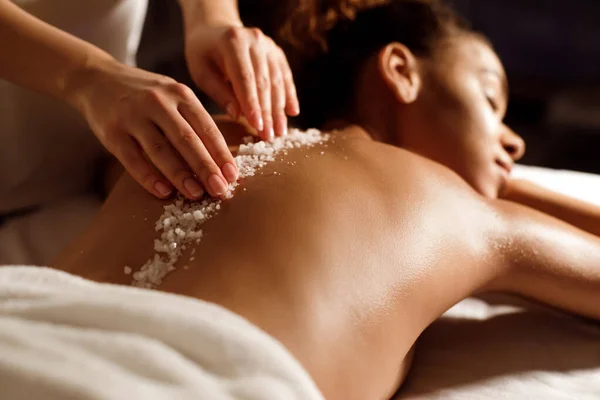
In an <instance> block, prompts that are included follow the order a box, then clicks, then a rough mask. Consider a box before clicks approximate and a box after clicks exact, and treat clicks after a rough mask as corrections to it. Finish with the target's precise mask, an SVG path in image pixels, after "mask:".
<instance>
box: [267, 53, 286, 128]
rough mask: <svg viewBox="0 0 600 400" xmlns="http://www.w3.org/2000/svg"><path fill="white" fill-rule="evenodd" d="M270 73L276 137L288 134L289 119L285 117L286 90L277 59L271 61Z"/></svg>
mask: <svg viewBox="0 0 600 400" xmlns="http://www.w3.org/2000/svg"><path fill="white" fill-rule="evenodd" d="M269 72H270V74H271V84H272V91H271V95H272V107H273V129H274V131H275V135H276V136H283V135H286V134H287V124H288V121H287V117H286V115H285V101H286V99H285V88H284V86H283V74H282V72H281V66H280V65H279V64H278V63H277V60H276V59H273V58H270V59H269Z"/></svg>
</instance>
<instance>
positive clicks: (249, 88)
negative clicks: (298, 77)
mask: <svg viewBox="0 0 600 400" xmlns="http://www.w3.org/2000/svg"><path fill="white" fill-rule="evenodd" d="M232 32H233V33H232V35H233V36H232V37H231V41H230V42H229V43H228V44H227V46H228V47H229V48H228V50H229V51H228V52H227V53H226V54H224V57H223V66H224V68H225V74H226V76H227V78H228V79H229V80H230V81H231V85H232V86H233V91H234V93H235V97H236V99H237V101H238V103H239V104H240V107H241V109H242V112H243V113H244V115H245V116H246V119H247V120H248V122H249V123H250V125H252V127H254V128H255V129H256V130H257V131H263V130H264V121H263V118H262V112H261V108H260V103H259V101H258V93H257V90H256V75H255V73H254V67H253V64H252V59H251V57H250V43H249V40H248V38H247V37H246V36H245V35H243V34H242V33H236V32H239V31H237V30H236V31H232Z"/></svg>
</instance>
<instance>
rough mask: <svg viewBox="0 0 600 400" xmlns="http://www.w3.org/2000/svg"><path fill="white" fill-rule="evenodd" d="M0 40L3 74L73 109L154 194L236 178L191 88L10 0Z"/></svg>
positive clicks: (218, 186) (194, 190)
mask: <svg viewBox="0 0 600 400" xmlns="http://www.w3.org/2000/svg"><path fill="white" fill-rule="evenodd" d="M0 38H1V39H0V54H1V55H2V61H1V62H0V79H5V80H8V81H11V82H13V83H16V84H18V85H21V86H24V87H27V88H29V89H32V90H35V91H39V92H43V93H46V94H49V95H52V96H54V97H57V98H59V99H61V100H63V101H65V102H67V103H69V104H70V105H72V106H73V107H74V108H76V109H77V110H78V111H79V112H80V113H81V114H82V115H83V116H84V117H85V118H86V120H87V122H88V124H89V125H90V127H91V129H92V131H93V132H94V134H95V135H96V136H97V137H98V139H99V140H100V142H101V143H102V144H103V145H104V146H105V147H106V148H107V149H108V150H109V151H110V152H111V153H113V155H114V156H115V157H116V158H117V159H119V161H120V162H121V163H122V164H123V166H124V167H125V168H126V169H127V170H128V171H129V173H130V174H131V175H132V176H133V177H134V178H135V180H136V181H137V182H138V183H139V184H141V185H142V186H143V187H144V188H146V190H148V191H149V192H150V193H152V194H154V195H155V196H157V197H159V198H165V197H168V196H169V195H170V194H171V193H172V191H173V190H172V185H174V186H175V187H176V188H177V189H178V190H179V191H180V192H182V193H184V194H185V195H186V196H187V197H188V198H190V199H196V198H199V197H200V196H202V194H203V189H202V186H204V188H205V189H206V190H207V191H208V192H209V193H210V194H211V195H213V196H218V195H221V194H223V193H225V192H226V190H227V184H228V182H233V181H235V179H237V174H238V171H237V167H236V166H235V162H234V161H233V156H232V155H231V153H230V152H229V150H228V149H227V145H226V143H225V141H224V140H223V137H222V136H221V133H220V132H219V130H218V129H217V127H216V125H215V123H214V121H213V120H212V118H211V117H210V115H208V113H207V112H206V110H205V109H204V107H203V106H202V104H200V101H199V100H198V99H197V98H196V96H195V95H194V94H193V92H192V91H191V90H190V89H189V88H188V87H186V86H184V85H182V84H180V83H177V82H175V81H174V80H173V79H171V78H168V77H166V76H162V75H157V74H152V73H150V72H147V71H143V70H141V69H138V68H134V67H130V66H127V65H123V64H121V63H119V62H117V61H116V60H115V59H114V58H113V57H111V56H110V55H109V54H108V53H106V52H104V51H103V50H101V49H99V48H98V47H96V46H93V45H92V44H90V43H87V42H85V41H83V40H80V39H78V38H76V37H74V36H72V35H70V34H68V33H66V32H63V31H61V30H60V29H57V28H55V27H53V26H51V25H49V24H47V23H45V22H43V21H41V20H39V19H37V18H35V17H34V16H32V15H30V14H28V13H26V12H25V11H23V10H22V9H20V8H19V7H17V6H15V5H14V4H12V3H11V2H10V1H8V0H0ZM198 181H199V182H198ZM200 183H201V184H202V186H201V185H200Z"/></svg>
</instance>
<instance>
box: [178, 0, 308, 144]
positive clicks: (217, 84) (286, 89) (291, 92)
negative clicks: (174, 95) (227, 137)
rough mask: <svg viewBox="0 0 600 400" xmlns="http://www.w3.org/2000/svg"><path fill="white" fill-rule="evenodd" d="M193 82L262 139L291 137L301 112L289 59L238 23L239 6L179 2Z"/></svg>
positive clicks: (205, 0) (223, 0) (228, 1)
mask: <svg viewBox="0 0 600 400" xmlns="http://www.w3.org/2000/svg"><path fill="white" fill-rule="evenodd" d="M179 3H180V5H181V9H182V12H183V19H184V26H185V56H186V61H187V64H188V68H189V70H190V75H191V76H192V79H193V80H194V82H195V83H196V85H198V87H199V88H200V89H202V90H203V91H204V92H206V94H208V95H209V96H210V97H211V98H212V99H213V100H215V102H216V103H217V104H218V105H219V106H220V107H221V108H222V109H223V110H224V111H226V112H227V114H229V115H230V116H231V117H232V118H233V119H236V120H237V119H238V118H239V117H242V116H243V117H245V118H246V119H247V121H248V122H249V123H250V125H251V126H252V127H253V128H255V129H256V130H257V131H258V132H259V134H260V136H261V138H263V139H265V140H268V139H270V138H272V137H274V136H281V135H284V134H286V133H287V117H286V114H287V115H298V113H299V112H300V108H299V105H298V98H297V96H296V87H295V86H294V80H293V78H292V72H291V69H290V66H289V65H288V61H287V57H286V56H285V54H284V53H283V51H282V50H281V49H280V48H279V46H277V45H276V44H275V42H274V41H273V40H272V39H271V38H269V37H268V36H265V35H264V34H263V33H262V32H261V30H260V29H258V28H246V27H244V25H243V24H242V21H241V20H240V15H239V11H238V2H237V0H219V1H216V0H179Z"/></svg>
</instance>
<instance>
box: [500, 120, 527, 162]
mask: <svg viewBox="0 0 600 400" xmlns="http://www.w3.org/2000/svg"><path fill="white" fill-rule="evenodd" d="M500 141H501V142H502V147H503V148H504V151H506V152H507V153H508V155H509V156H510V158H512V159H513V161H518V160H520V159H521V157H523V155H524V154H525V141H524V140H523V138H522V137H521V136H519V135H517V134H516V133H515V132H514V131H513V130H512V129H510V128H509V127H508V126H506V125H504V129H503V131H502V136H501V138H500Z"/></svg>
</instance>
